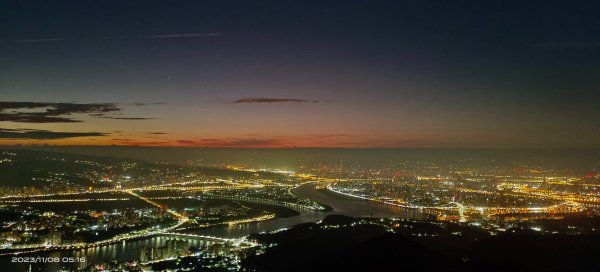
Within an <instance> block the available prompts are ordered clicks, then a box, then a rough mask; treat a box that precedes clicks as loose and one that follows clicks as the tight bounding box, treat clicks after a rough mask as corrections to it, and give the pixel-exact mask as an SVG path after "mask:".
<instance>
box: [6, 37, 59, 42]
mask: <svg viewBox="0 0 600 272" xmlns="http://www.w3.org/2000/svg"><path fill="white" fill-rule="evenodd" d="M66 40H67V39H62V38H49V39H27V40H12V41H11V42H14V43H37V42H58V41H66Z"/></svg>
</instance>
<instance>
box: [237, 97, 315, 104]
mask: <svg viewBox="0 0 600 272" xmlns="http://www.w3.org/2000/svg"><path fill="white" fill-rule="evenodd" d="M319 102H321V101H319V100H308V99H297V98H243V99H238V100H235V101H233V102H231V103H233V104H243V103H319Z"/></svg>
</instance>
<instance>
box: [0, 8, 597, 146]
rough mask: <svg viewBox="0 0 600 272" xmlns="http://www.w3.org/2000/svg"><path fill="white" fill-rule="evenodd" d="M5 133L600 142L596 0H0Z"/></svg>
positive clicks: (229, 142)
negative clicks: (311, 0) (312, 0)
mask: <svg viewBox="0 0 600 272" xmlns="http://www.w3.org/2000/svg"><path fill="white" fill-rule="evenodd" d="M0 144H4V145H12V144H52V145H113V144H116V145H151V146H209V147H551V148H555V147H558V148H563V147H582V148H598V147H600V1H314V2H309V1H10V0H6V1H2V2H1V3H0Z"/></svg>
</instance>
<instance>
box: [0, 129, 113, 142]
mask: <svg viewBox="0 0 600 272" xmlns="http://www.w3.org/2000/svg"><path fill="white" fill-rule="evenodd" d="M107 135H108V134H106V133H102V132H58V131H49V130H37V129H3V128H0V139H29V140H58V139H67V138H76V137H94V136H107Z"/></svg>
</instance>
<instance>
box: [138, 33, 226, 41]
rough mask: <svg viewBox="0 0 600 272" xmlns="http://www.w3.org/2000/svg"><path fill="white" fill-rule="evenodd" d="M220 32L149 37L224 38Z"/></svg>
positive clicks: (154, 36)
mask: <svg viewBox="0 0 600 272" xmlns="http://www.w3.org/2000/svg"><path fill="white" fill-rule="evenodd" d="M222 35H223V33H220V32H209V33H175V34H162V35H152V36H149V37H150V38H152V39H174V38H175V39H176V38H203V37H218V36H222Z"/></svg>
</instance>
